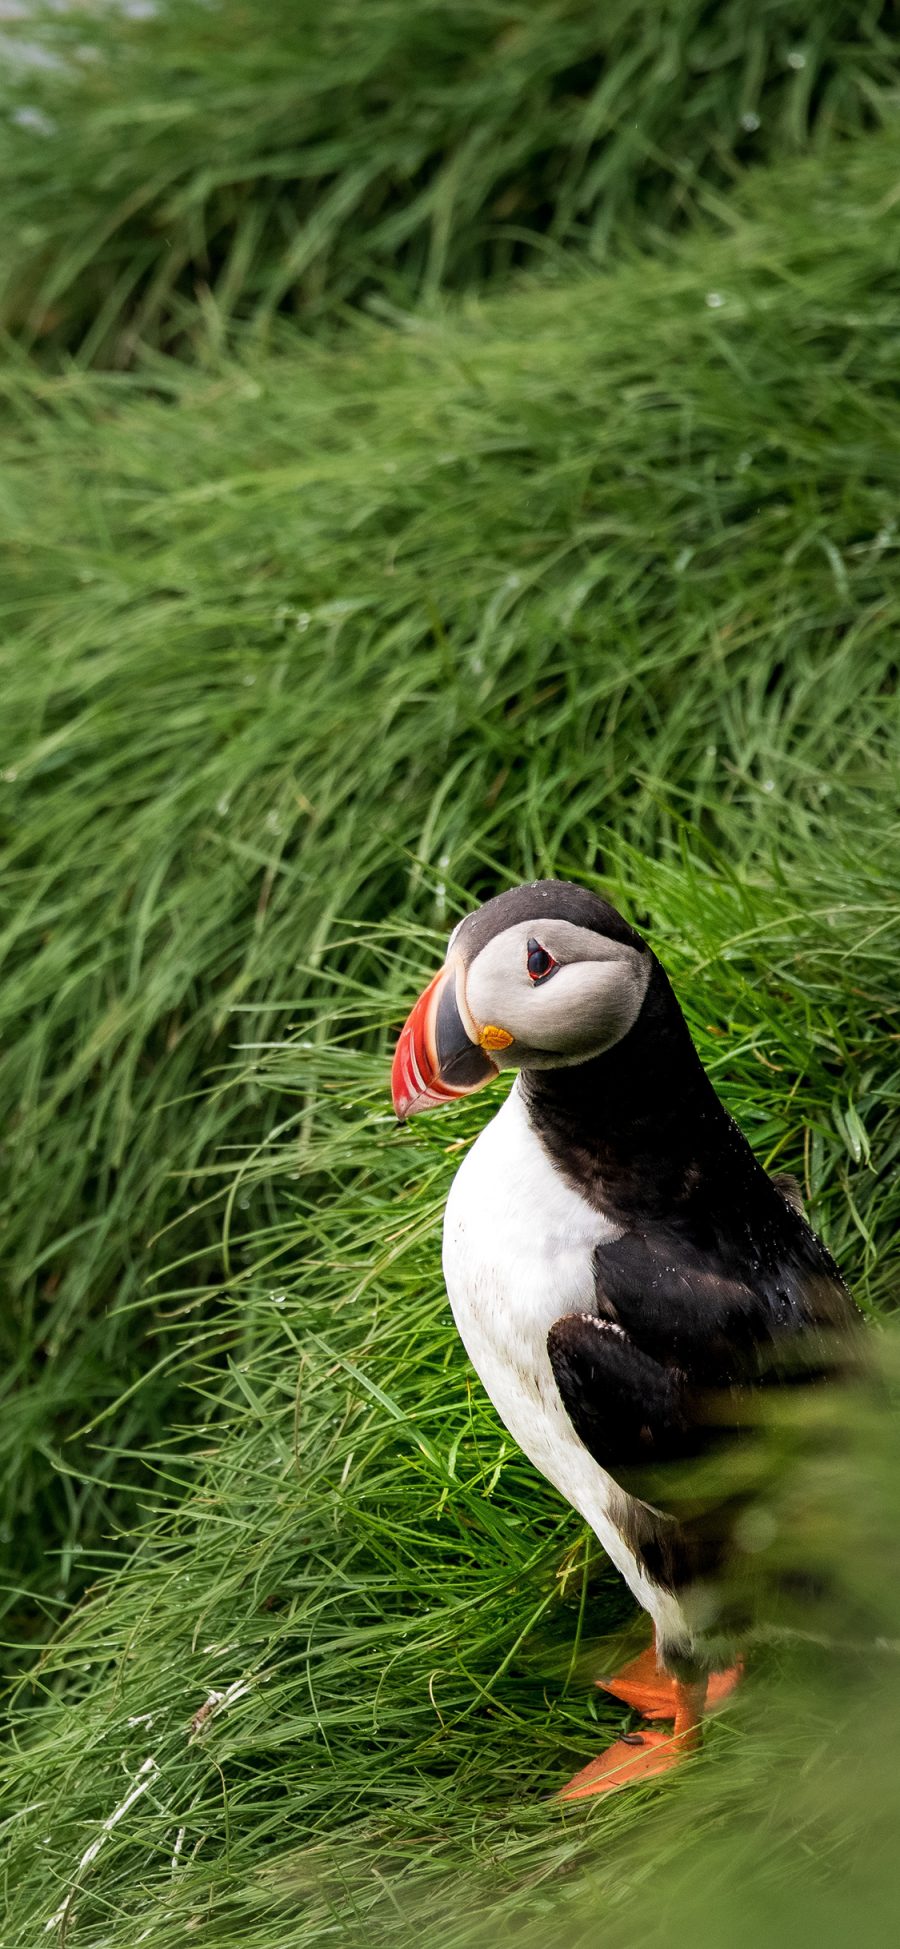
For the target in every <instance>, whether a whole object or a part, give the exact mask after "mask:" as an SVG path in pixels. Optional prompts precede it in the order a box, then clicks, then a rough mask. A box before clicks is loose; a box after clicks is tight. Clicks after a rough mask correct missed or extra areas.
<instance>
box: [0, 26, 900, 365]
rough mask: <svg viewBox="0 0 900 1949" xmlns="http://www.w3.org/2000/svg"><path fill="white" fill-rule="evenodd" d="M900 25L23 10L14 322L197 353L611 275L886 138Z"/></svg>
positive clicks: (9, 134) (5, 154)
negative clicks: (732, 195)
mask: <svg viewBox="0 0 900 1949" xmlns="http://www.w3.org/2000/svg"><path fill="white" fill-rule="evenodd" d="M135 12H138V10H137V9H135ZM148 14H149V16H150V17H149V18H148V17H147V16H148ZM891 16H892V9H891V7H890V6H886V5H882V4H877V3H876V0H864V4H853V5H851V4H848V3H847V0H825V3H824V4H819V5H810V4H808V0H803V3H802V4H801V3H798V0H759V4H757V5H756V6H755V7H754V8H753V9H752V11H750V10H748V9H747V7H746V6H745V5H744V4H743V0H716V4H712V5H710V4H708V0H665V4H664V5H659V4H655V5H647V4H638V5H635V4H634V0H606V4H605V5H603V6H597V5H596V4H594V0H514V4H511V5H510V4H506V0H503V3H502V4H499V3H498V0H465V3H464V4H456V5H454V6H453V7H450V8H448V7H446V6H443V5H439V4H435V3H434V0H417V4H416V5H414V6H410V5H409V4H408V0H378V4H377V5H373V4H372V0H366V4H360V0H332V4H331V5H329V6H328V7H326V8H323V7H322V6H321V5H319V4H317V0H313V4H309V0H272V4H270V5H269V6H267V7H266V9H265V11H264V14H260V13H259V12H258V11H257V12H255V13H254V12H250V11H248V7H247V5H246V0H218V4H216V5H215V6H212V7H211V6H210V5H208V4H207V0H179V3H178V5H177V6H175V5H169V4H162V5H160V6H159V7H158V8H156V9H154V8H153V7H152V6H151V7H149V8H147V9H144V10H142V11H141V12H140V13H139V15H138V18H136V19H131V18H128V12H127V10H126V18H125V19H123V17H122V12H121V11H120V10H119V9H102V8H101V9H90V10H88V11H87V12H85V10H83V9H81V8H78V9H76V10H74V13H73V12H70V11H68V10H66V11H62V10H57V9H55V8H51V9H50V10H49V12H47V13H45V14H44V16H43V19H42V20H40V22H39V24H37V23H36V20H35V15H34V12H33V10H32V9H30V8H29V9H28V10H27V11H26V15H25V18H24V21H23V22H22V23H21V24H20V25H19V26H18V27H16V26H15V25H9V26H8V27H7V29H6V36H5V44H4V51H5V53H6V57H7V58H6V61H5V63H4V67H5V74H4V78H3V79H2V80H0V182H2V184H3V203H4V219H5V246H4V257H5V262H4V264H3V266H2V272H0V317H2V319H3V320H4V321H5V322H6V324H7V325H8V326H9V327H10V328H11V329H13V330H14V331H16V332H17V333H18V334H20V335H24V336H25V338H26V339H27V340H28V342H29V343H31V344H32V345H35V346H40V347H42V348H43V349H45V350H47V351H49V352H50V353H52V354H53V355H54V356H58V355H60V354H62V355H65V354H69V353H77V356H78V357H79V359H81V360H82V361H90V360H100V361H103V362H112V363H114V364H121V363H129V362H130V361H131V359H132V358H133V357H134V356H135V353H136V351H138V350H139V349H140V348H141V347H144V346H152V347H167V348H171V347H172V346H178V347H179V349H181V350H184V349H186V348H188V347H194V348H195V349H199V350H200V351H201V353H202V352H203V349H204V348H205V347H207V346H208V343H209V340H210V336H211V335H212V336H213V337H214V338H216V337H221V336H222V335H223V334H226V333H227V332H228V331H229V329H230V327H231V325H232V323H233V321H234V320H235V319H245V320H248V319H249V320H253V321H254V322H255V323H256V325H257V326H258V327H263V328H264V327H266V326H267V325H268V323H269V322H270V321H271V319H272V317H273V315H274V314H275V313H276V312H278V311H281V310H285V309H286V310H288V311H290V312H292V313H293V314H295V315H296V316H297V317H299V318H300V319H302V320H303V321H304V323H305V324H307V325H311V326H316V325H318V324H319V323H320V322H321V321H324V320H327V319H329V318H332V319H333V318H334V317H335V316H336V315H339V314H340V311H341V308H342V307H343V306H346V305H347V304H348V303H353V304H356V303H358V302H359V301H360V299H362V298H367V297H373V298H376V299H381V300H387V302H388V303H393V304H400V305H402V306H406V305H408V304H409V303H410V302H412V301H413V300H414V299H416V298H417V299H419V300H420V301H423V302H428V301H429V300H433V298H434V296H435V294H436V293H438V292H440V291H441V290H445V289H448V288H452V287H455V288H459V287H460V286H468V285H471V284H473V283H476V282H478V281H483V280H484V279H485V278H486V277H501V278H502V277H504V276H506V275H507V274H508V273H509V271H510V270H511V269H512V268H513V267H515V266H516V265H517V264H519V263H521V262H523V261H528V260H531V259H534V260H537V261H539V262H541V263H543V264H545V265H547V266H548V267H549V268H550V269H553V268H555V267H558V266H559V265H560V264H561V262H562V261H563V252H564V251H565V250H566V249H567V248H571V247H572V246H573V245H575V246H577V247H578V248H579V249H584V250H587V251H588V252H589V253H590V255H591V256H592V257H594V258H595V259H599V260H603V259H605V258H606V256H607V254H608V252H609V250H610V248H611V247H612V248H614V249H616V250H617V251H620V250H621V249H622V248H625V249H630V248H633V247H634V245H635V242H636V241H639V240H641V241H645V242H646V241H647V240H650V239H656V240H659V239H660V238H662V237H664V236H665V235H666V234H667V233H668V232H669V231H670V230H671V229H672V227H673V225H676V224H678V223H679V222H680V221H681V220H683V218H684V217H685V216H691V215H693V214H695V213H696V211H697V209H698V207H699V206H700V205H701V204H702V202H703V200H704V198H705V196H706V195H707V194H709V193H710V192H718V191H720V190H721V189H722V188H723V187H726V186H728V185H730V184H732V183H733V182H734V180H735V178H736V177H738V176H739V175H740V174H741V172H742V171H743V169H744V168H745V167H746V166H747V165H750V164H753V163H755V162H756V161H757V160H770V161H771V160H774V159H775V158H776V157H782V158H783V157H786V156H791V155H793V154H795V153H797V152H799V151H801V150H803V149H804V148H806V147H808V146H810V145H812V146H818V147H821V146H822V145H823V144H826V143H827V142H828V141H829V140H830V138H832V137H833V136H834V135H835V134H836V133H837V134H840V133H846V132H848V131H854V130H858V129H859V128H860V127H863V126H866V125H868V124H870V123H871V122H873V121H878V120H881V119H883V118H885V117H890V115H891V113H892V109H893V107H894V106H895V104H896V47H895V41H894V31H893V26H892V18H891ZM36 35H39V36H40V38H39V39H38V40H37V41H36V39H35V37H36ZM17 48H18V50H19V59H18V60H16V59H15V58H12V57H14V55H15V52H16V49H17Z"/></svg>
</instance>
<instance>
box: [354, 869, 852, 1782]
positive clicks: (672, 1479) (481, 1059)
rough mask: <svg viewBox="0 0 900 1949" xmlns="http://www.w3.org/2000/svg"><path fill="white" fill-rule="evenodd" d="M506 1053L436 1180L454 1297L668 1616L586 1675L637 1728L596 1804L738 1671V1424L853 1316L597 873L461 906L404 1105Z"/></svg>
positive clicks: (642, 1768) (403, 1071)
mask: <svg viewBox="0 0 900 1949" xmlns="http://www.w3.org/2000/svg"><path fill="white" fill-rule="evenodd" d="M507 1069H512V1070H515V1071H516V1072H517V1075H516V1078H515V1081H514V1083H513V1086H512V1088H511V1089H510V1090H509V1091H508V1093H507V1094H506V1096H505V1097H504V1100H503V1102H502V1104H501V1107H500V1109H499V1110H498V1112H497V1114H496V1115H495V1116H494V1118H493V1119H492V1120H491V1121H490V1122H489V1123H488V1124H487V1125H486V1126H485V1127H484V1129H483V1130H482V1131H481V1133H480V1135H479V1136H478V1138H477V1139H476V1141H475V1142H474V1143H473V1144H472V1145H471V1147H470V1148H469V1149H468V1150H467V1153H466V1155H465V1158H464V1160H463V1162H462V1164H461V1166H460V1168H459V1170H458V1171H457V1173H456V1176H455V1177H454V1180H453V1183H452V1185H451V1188H450V1192H449V1196H448V1199H447V1204H446V1210H445V1217H444V1228H443V1272H444V1280H445V1284H446V1288H447V1295H448V1298H449V1302H450V1307H451V1310H452V1313H453V1318H454V1321H455V1324H456V1327H457V1330H458V1332H459V1335H460V1337H461V1339H462V1342H463V1345H464V1347H465V1349H466V1352H467V1354H468V1356H469V1359H470V1360H471V1362H472V1365H473V1366H474V1368H475V1370H476V1372H477V1373H478V1375H479V1377H480V1379H481V1382H482V1384H483V1386H484V1388H485V1390H486V1392H487V1394H488V1395H489V1397H490V1399H491V1401H492V1402H493V1405H494V1407H495V1409H496V1411H497V1413H498V1415H499V1416H500V1419H501V1421H502V1422H503V1423H504V1425H505V1427H506V1428H507V1429H508V1431H509V1433H510V1435H511V1436H512V1437H513V1439H514V1441H515V1442H516V1443H517V1444H518V1446H519V1447H520V1448H521V1449H522V1450H523V1451H524V1453H525V1455H526V1456H527V1457H528V1458H529V1460H530V1461H531V1462H532V1463H533V1464H534V1466H535V1468H537V1469H538V1470H540V1472H541V1473H542V1474H543V1475H544V1476H545V1477H546V1478H547V1480H548V1481H549V1482H551V1483H552V1484H553V1485H554V1487H555V1488H556V1489H557V1490H558V1491H559V1493H560V1494H561V1495H562V1496H563V1497H564V1498H565V1499H566V1501H567V1502H568V1503H570V1504H571V1506H572V1507H573V1509H575V1510H576V1511H577V1512H578V1514H579V1515H580V1516H581V1517H582V1518H583V1520H584V1521H585V1522H586V1523H587V1524H588V1525H589V1527H590V1529H591V1530H592V1531H593V1533H594V1535H595V1536H596V1537H597V1538H598V1539H599V1542H600V1543H601V1545H602V1546H603V1548H604V1550H605V1551H606V1552H607V1554H608V1556H609V1557H610V1558H611V1560H612V1562H613V1564H614V1565H615V1566H616V1568H617V1569H618V1570H619V1571H620V1573H621V1575H622V1576H623V1577H624V1579H625V1582H626V1583H627V1585H628V1586H629V1588H630V1590H631V1592H632V1593H633V1595H634V1597H635V1598H636V1599H637V1601H638V1604H639V1605H640V1606H642V1607H643V1609H644V1610H645V1611H646V1612H648V1613H649V1616H650V1618H651V1620H652V1625H653V1641H652V1643H651V1645H650V1647H649V1648H648V1649H647V1650H646V1651H645V1652H643V1653H641V1654H640V1656H639V1657H637V1658H635V1659H633V1660H631V1661H630V1662H629V1663H628V1664H627V1665H626V1666H625V1667H624V1668H623V1669H622V1670H621V1671H619V1672H617V1673H616V1674H615V1675H613V1676H612V1677H607V1678H604V1679H598V1680H597V1683H598V1684H602V1685H604V1686H605V1689H606V1690H607V1691H608V1692H609V1693H611V1694H612V1696H613V1697H615V1698H616V1699H618V1700H620V1701H621V1702H623V1703H624V1704H625V1705H626V1706H628V1707H630V1708H632V1709H633V1710H634V1712H635V1713H636V1714H637V1715H638V1716H639V1717H640V1718H641V1720H642V1721H643V1722H644V1723H643V1724H642V1725H641V1726H640V1727H639V1728H638V1729H636V1730H634V1731H630V1732H628V1731H626V1732H625V1733H623V1734H621V1735H620V1736H619V1737H618V1738H617V1739H615V1740H614V1741H613V1742H612V1743H611V1744H610V1746H609V1747H608V1748H607V1749H606V1750H605V1751H604V1752H602V1753H601V1754H600V1755H599V1757H598V1758H597V1759H594V1760H592V1761H591V1762H590V1763H589V1764H588V1765H587V1766H585V1767H582V1768H581V1769H580V1770H579V1772H578V1773H576V1774H575V1776H574V1778H573V1779H572V1780H570V1781H569V1782H568V1784H567V1785H566V1786H565V1787H563V1789H562V1791H561V1797H562V1798H563V1799H564V1800H582V1799H588V1798H591V1797H593V1796H594V1795H595V1794H598V1793H605V1792H608V1791H612V1790H614V1789H618V1788H620V1787H622V1786H626V1785H628V1784H630V1783H631V1782H633V1781H636V1780H642V1779H646V1778H648V1777H653V1776H655V1775H657V1774H663V1773H666V1772H668V1771H669V1770H670V1769H671V1768H672V1767H673V1766H675V1765H676V1764H677V1763H678V1762H680V1761H681V1760H682V1759H683V1758H684V1756H685V1755H686V1754H688V1753H690V1752H692V1751H693V1750H695V1749H696V1747H697V1746H698V1745H699V1743H700V1741H701V1736H702V1723H703V1718H704V1714H705V1712H706V1711H707V1710H709V1709H710V1708H712V1707H715V1706H718V1705H720V1704H721V1703H722V1702H723V1701H724V1699H725V1698H726V1697H727V1696H728V1694H729V1693H730V1692H731V1691H732V1690H733V1688H734V1686H735V1685H736V1683H737V1682H738V1679H739V1678H740V1676H741V1672H742V1668H743V1649H744V1648H745V1645H746V1643H747V1642H748V1641H749V1634H751V1632H752V1626H753V1615H752V1598H749V1597H748V1595H747V1589H746V1588H745V1582H746V1580H744V1581H742V1577H741V1574H740V1572H741V1567H742V1566H746V1565H747V1564H748V1563H749V1562H750V1560H751V1555H752V1550H753V1547H754V1539H755V1534H756V1533H755V1531H754V1525H753V1521H752V1516H753V1508H754V1494H756V1496H757V1504H758V1488H759V1481H760V1480H761V1479H764V1478H765V1466H764V1465H763V1466H762V1468H761V1469H759V1468H757V1469H754V1467H753V1466H751V1467H748V1466H747V1460H746V1456H747V1450H748V1443H750V1444H751V1445H752V1442H753V1440H754V1437H755V1439H756V1442H757V1446H759V1441H760V1430H761V1429H764V1428H765V1426H766V1405H767V1403H771V1401H772V1399H773V1389H776V1390H781V1393H780V1395H779V1398H783V1394H784V1390H785V1389H794V1390H796V1389H797V1388H798V1387H800V1388H808V1387H812V1386H815V1385H820V1384H821V1383H822V1382H823V1381H828V1380H838V1379H840V1378H846V1377H847V1376H848V1375H849V1374H851V1373H852V1372H853V1371H854V1370H855V1366H856V1355H855V1352H854V1349H855V1346H856V1343H857V1336H858V1331H859V1328H860V1326H861V1316H860V1314H859V1312H858V1310H857V1308H856V1306H855V1304H854V1301H853V1300H852V1298H851V1295H850V1293H849V1291H848V1289H847V1287H846V1285H845V1283H844V1281H843V1279H842V1277H841V1274H840V1272H839V1270H838V1267H837V1265H836V1264H835V1262H834V1260H833V1259H832V1257H831V1256H830V1254H829V1253H828V1251H827V1250H826V1248H825V1246H824V1245H823V1244H822V1242H821V1240H820V1239H819V1238H818V1237H817V1236H816V1234H815V1233H814V1231H813V1230H812V1229H811V1227H810V1225H809V1224H808V1222H807V1220H806V1218H805V1216H804V1213H803V1208H802V1203H801V1200H800V1197H799V1194H798V1191H797V1187H796V1184H795V1181H794V1180H793V1179H790V1178H786V1177H778V1176H774V1177H773V1176H769V1175H768V1174H767V1172H766V1171H765V1170H764V1168H763V1166H762V1165H761V1164H760V1162H759V1161H758V1159H757V1158H756V1156H755V1155H754V1152H753V1151H752V1149H751V1147H750V1144H749V1143H748V1141H747V1139H746V1137H745V1136H744V1135H743V1133H742V1131H741V1130H740V1129H739V1127H738V1125H737V1124H736V1122H735V1121H734V1119H733V1118H732V1116H731V1115H730V1114H729V1112H728V1111H727V1109H726V1108H725V1106H724V1104H723V1103H722V1102H721V1100H720V1098H719V1097H718V1096H717V1094H716V1091H715V1090H714V1088H713V1085H712V1083H711V1082H710V1079H709V1077H708V1076H707V1074H706V1071H705V1070H704V1068H703V1065H702V1063H701V1061H700V1058H699V1056H698V1054H697V1051H696V1049H695V1047H694V1043H693V1041H692V1039H691V1035H690V1032H689V1030H688V1027H687V1023H686V1021H685V1018H684V1015H683V1014H682V1011H681V1008H680V1006H679V1003H678V1001H677V999H676V996H675V992H674V990H673V987H672V985H671V982H670V981H669V978H668V976H667V975H666V973H665V970H664V968H663V966H662V964H661V962H660V961H659V960H658V959H657V957H656V955H655V953H654V952H653V950H652V949H651V947H650V946H649V944H648V943H647V941H645V940H644V939H643V938H642V937H641V935H640V934H638V933H637V932H636V931H635V929H634V928H633V927H632V926H630V925H629V923H628V922H627V921H626V920H625V919H624V918H623V916H622V915H621V914H620V913H619V912H617V910H616V908H615V907H613V906H612V905H610V903H609V902H608V901H607V900H606V899H604V898H603V897H602V896H601V895H600V894H598V893H596V892H594V891H593V890H591V889H590V888H588V887H586V886H582V885H577V884H575V883H573V882H570V881H566V880H535V881H532V882H530V883H529V884H526V885H521V886H513V887H511V888H509V889H508V890H506V891H504V892H501V893H499V894H497V895H496V897H494V898H493V899H489V900H487V901H486V902H485V903H484V905H482V906H481V907H479V908H477V909H476V910H475V911H474V912H473V913H470V914H468V915H467V916H466V917H465V918H464V919H463V920H461V921H460V922H459V924H458V925H457V926H456V927H455V928H454V930H453V932H452V934H451V936H450V940H449V943H448V947H447V953H446V959H445V961H444V965H443V967H442V968H441V969H440V971H439V973H438V974H436V975H435V977H434V979H433V980H432V981H431V982H430V983H429V984H428V986H427V987H426V988H425V990H424V992H423V993H422V994H421V995H420V997H419V999H418V1001H417V1002H416V1003H415V1005H414V1007H413V1009H412V1011H411V1013H410V1015H409V1017H408V1019H407V1021H406V1023H405V1026H404V1027H403V1029H402V1032H401V1034H400V1037H399V1040H398V1042H397V1045H396V1050H395V1054H394V1059H393V1068H392V1076H391V1083H392V1095H393V1104H394V1110H395V1112H396V1115H397V1117H398V1119H399V1120H400V1121H401V1122H405V1121H406V1120H407V1119H408V1118H410V1117H412V1116H415V1115H418V1114H419V1113H420V1112H422V1111H425V1110H429V1109H432V1108H438V1107H440V1106H442V1105H446V1104H448V1103H452V1102H455V1101H457V1100H458V1099H460V1098H461V1097H464V1096H467V1095H469V1094H470V1093H471V1092H472V1091H474V1090H478V1089H480V1088H481V1087H482V1086H483V1085H485V1084H487V1083H490V1082H491V1081H493V1080H495V1079H496V1078H497V1076H498V1075H499V1074H500V1072H501V1071H504V1070H507ZM755 1547H756V1548H757V1549H758V1548H759V1543H758V1541H756V1542H755ZM751 1581H752V1580H751Z"/></svg>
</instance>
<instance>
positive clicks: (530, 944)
mask: <svg viewBox="0 0 900 1949" xmlns="http://www.w3.org/2000/svg"><path fill="white" fill-rule="evenodd" d="M526 950H527V959H526V962H525V966H526V968H527V969H528V974H529V978H530V980H531V981H533V982H534V985H535V987H537V985H538V983H539V982H541V981H546V980H547V977H548V975H552V973H553V970H554V968H558V967H559V962H558V961H554V959H553V956H552V954H551V953H550V951H549V949H548V948H546V947H542V946H541V943H540V941H535V940H533V939H531V940H528V941H527V942H526Z"/></svg>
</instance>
